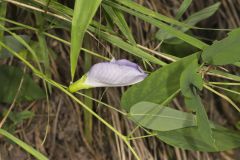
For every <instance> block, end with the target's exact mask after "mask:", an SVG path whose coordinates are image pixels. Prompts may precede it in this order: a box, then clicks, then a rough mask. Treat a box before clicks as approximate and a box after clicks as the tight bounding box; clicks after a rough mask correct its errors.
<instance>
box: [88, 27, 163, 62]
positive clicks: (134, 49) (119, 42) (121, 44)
mask: <svg viewBox="0 0 240 160" xmlns="http://www.w3.org/2000/svg"><path fill="white" fill-rule="evenodd" d="M89 29H90V31H92V32H95V33H97V34H98V36H99V37H100V38H102V39H104V40H106V41H108V42H110V43H112V44H113V45H115V46H118V47H119V48H121V49H123V50H125V51H127V52H129V53H132V54H133V55H135V56H138V57H140V58H143V59H146V60H149V61H150V62H153V63H155V64H159V65H165V64H166V63H165V62H163V61H161V60H159V59H158V58H156V57H154V56H152V55H151V54H149V53H147V52H145V51H143V50H142V49H140V48H138V47H137V46H133V45H132V44H129V43H127V42H125V41H123V40H122V39H121V38H119V37H118V36H115V35H112V34H109V33H107V32H104V31H99V29H97V28H93V27H89Z"/></svg>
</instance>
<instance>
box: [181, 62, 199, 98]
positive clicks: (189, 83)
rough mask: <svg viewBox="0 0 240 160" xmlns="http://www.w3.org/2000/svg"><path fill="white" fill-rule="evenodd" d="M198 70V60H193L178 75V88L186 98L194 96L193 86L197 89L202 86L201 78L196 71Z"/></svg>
mask: <svg viewBox="0 0 240 160" xmlns="http://www.w3.org/2000/svg"><path fill="white" fill-rule="evenodd" d="M198 70H199V65H198V60H197V59H196V60H194V61H193V62H192V63H191V64H190V65H189V66H188V67H187V68H186V69H185V70H184V71H183V73H182V75H181V77H180V88H181V92H182V93H183V95H184V96H185V97H187V98H191V97H193V96H195V95H194V94H193V92H192V91H193V89H194V88H193V87H197V88H198V89H199V90H202V88H203V79H202V77H201V75H200V74H199V73H197V71H198Z"/></svg>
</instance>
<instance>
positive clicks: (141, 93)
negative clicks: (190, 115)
mask: <svg viewBox="0 0 240 160" xmlns="http://www.w3.org/2000/svg"><path fill="white" fill-rule="evenodd" d="M196 58H197V55H196V54H194V55H191V56H188V57H185V58H182V59H180V60H178V61H177V62H174V63H171V64H168V65H165V66H163V67H162V68H160V69H158V70H157V71H155V72H153V73H151V74H150V75H149V76H148V77H147V78H146V79H145V80H144V81H142V82H140V83H138V84H136V85H134V86H132V87H131V88H129V89H128V90H127V91H126V92H125V93H124V94H123V97H122V99H121V106H122V107H123V108H124V109H125V110H127V111H130V108H131V106H133V105H134V104H136V103H138V102H141V101H147V102H153V103H158V104H161V103H163V102H164V101H166V100H168V98H169V97H171V96H172V95H174V94H176V92H177V91H178V90H179V89H180V82H179V81H180V75H181V73H182V72H183V70H184V69H185V67H186V66H188V65H189V63H191V62H192V61H193V60H194V59H196Z"/></svg>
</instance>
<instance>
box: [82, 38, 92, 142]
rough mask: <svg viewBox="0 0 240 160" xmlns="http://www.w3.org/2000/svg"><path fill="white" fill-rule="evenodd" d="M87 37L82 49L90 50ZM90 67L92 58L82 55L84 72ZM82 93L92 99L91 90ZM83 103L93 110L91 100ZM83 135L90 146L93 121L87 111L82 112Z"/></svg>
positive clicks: (85, 99) (86, 99)
mask: <svg viewBox="0 0 240 160" xmlns="http://www.w3.org/2000/svg"><path fill="white" fill-rule="evenodd" d="M89 42H90V41H89V37H88V36H85V41H84V44H83V45H84V47H87V48H90V47H91V45H90V43H89ZM91 66H92V56H91V55H89V54H84V72H85V73H86V72H88V70H89V69H90V68H91ZM84 93H85V94H86V95H87V96H89V97H92V96H93V93H92V89H87V90H84ZM83 101H84V103H85V104H86V105H87V106H88V107H89V108H90V109H92V108H93V101H92V100H91V99H88V98H86V97H84V99H83ZM83 116H84V135H85V137H86V139H87V141H88V143H89V144H92V140H93V137H92V130H93V127H92V123H93V119H92V114H90V113H89V112H88V111H87V110H84V115H83Z"/></svg>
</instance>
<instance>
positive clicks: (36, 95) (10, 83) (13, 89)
mask: <svg viewBox="0 0 240 160" xmlns="http://www.w3.org/2000/svg"><path fill="white" fill-rule="evenodd" d="M0 75H1V76H0V88H1V90H0V101H1V102H5V103H12V101H13V100H14V97H15V95H16V93H17V90H18V87H19V85H20V81H21V79H22V78H23V84H22V87H21V89H20V94H19V96H18V99H17V100H18V101H26V100H27V101H32V100H37V99H41V98H44V97H45V93H44V91H43V90H42V89H41V88H40V87H39V86H38V85H37V84H36V83H35V82H34V81H33V80H32V79H31V78H30V76H29V75H26V74H24V73H23V72H22V71H21V70H20V69H19V68H16V67H13V66H6V65H1V66H0Z"/></svg>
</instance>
